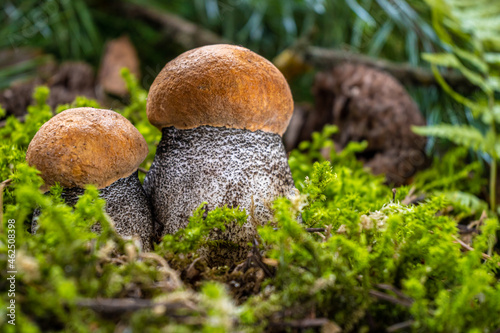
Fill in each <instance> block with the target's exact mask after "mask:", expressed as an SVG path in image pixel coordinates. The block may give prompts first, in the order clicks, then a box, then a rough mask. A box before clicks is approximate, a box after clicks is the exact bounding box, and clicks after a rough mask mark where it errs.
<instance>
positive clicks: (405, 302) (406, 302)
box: [368, 290, 413, 308]
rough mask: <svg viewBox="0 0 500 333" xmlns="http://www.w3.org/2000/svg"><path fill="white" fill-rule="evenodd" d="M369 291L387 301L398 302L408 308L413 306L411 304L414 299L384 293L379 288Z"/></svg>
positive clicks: (371, 294)
mask: <svg viewBox="0 0 500 333" xmlns="http://www.w3.org/2000/svg"><path fill="white" fill-rule="evenodd" d="M368 293H369V294H370V296H373V297H375V298H377V299H380V300H383V301H387V302H389V303H393V304H398V305H401V306H404V307H407V308H409V307H411V305H412V304H413V300H411V301H409V300H408V299H406V298H403V299H399V298H397V297H394V296H391V295H389V294H386V293H383V292H381V291H378V290H370V291H369V292H368Z"/></svg>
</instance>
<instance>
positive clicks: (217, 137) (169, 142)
mask: <svg viewBox="0 0 500 333" xmlns="http://www.w3.org/2000/svg"><path fill="white" fill-rule="evenodd" d="M162 132H163V137H162V140H161V142H160V144H159V145H158V149H157V151H156V156H155V160H154V162H153V165H152V166H151V168H150V170H149V172H148V174H147V176H146V179H145V182H144V187H145V190H146V194H147V195H148V196H149V198H150V200H151V203H152V207H153V215H154V217H155V219H156V222H157V224H158V225H159V226H160V227H161V226H162V227H163V230H157V232H158V233H159V234H160V235H165V234H169V233H174V232H176V231H177V230H179V229H180V228H184V227H185V226H186V225H187V223H188V219H189V216H190V215H191V213H192V212H193V210H194V209H196V208H197V207H198V206H199V205H200V204H201V203H202V202H207V203H208V209H210V210H212V209H214V208H215V207H222V206H224V205H228V207H238V206H239V207H240V209H245V210H246V212H247V214H249V215H250V216H249V218H248V221H247V223H246V224H245V225H244V226H243V227H237V226H235V225H232V226H228V229H227V231H226V232H224V233H222V232H214V233H213V234H212V235H211V239H213V240H223V241H230V242H233V243H236V244H239V245H242V244H243V245H244V244H246V243H247V242H251V240H252V238H253V237H254V235H255V228H254V227H253V224H254V223H257V224H264V223H266V222H267V221H269V220H271V219H272V210H271V207H270V204H271V203H272V201H273V200H274V199H276V198H277V197H280V196H290V195H293V194H294V184H293V179H292V175H291V173H290V167H289V166H288V161H287V158H286V154H285V149H284V147H283V143H282V140H281V137H280V136H279V135H277V134H272V133H266V132H262V131H256V132H251V131H248V130H241V129H233V128H224V127H210V126H201V127H198V128H195V129H188V130H179V129H176V128H174V127H167V128H164V129H163V131H162ZM245 251H246V250H242V252H241V253H237V254H235V253H231V254H230V255H231V256H233V255H234V256H235V257H238V256H239V257H241V256H242V255H243V256H245V255H246V252H245ZM232 252H234V251H232ZM236 252H238V251H236Z"/></svg>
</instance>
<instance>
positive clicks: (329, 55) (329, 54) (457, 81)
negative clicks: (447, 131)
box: [299, 46, 472, 87]
mask: <svg viewBox="0 0 500 333" xmlns="http://www.w3.org/2000/svg"><path fill="white" fill-rule="evenodd" d="M299 52H300V51H299ZM302 52H303V57H304V60H305V61H306V62H307V63H309V64H311V65H313V66H314V67H317V68H332V67H334V66H336V65H339V64H341V63H344V62H349V63H353V64H357V65H365V66H369V67H372V68H376V69H379V70H383V71H386V72H388V73H390V74H391V75H392V76H394V77H395V78H396V79H398V80H399V81H400V82H403V83H406V84H413V85H415V84H418V85H424V86H426V85H436V84H437V81H436V78H435V77H434V74H433V73H432V71H430V70H429V69H425V68H420V67H413V66H411V65H410V64H407V63H396V62H391V61H387V60H383V59H375V58H372V57H369V56H366V55H362V54H356V53H352V52H348V51H341V50H331V49H325V48H321V47H315V46H308V47H306V48H305V49H304V50H303V51H302ZM299 54H300V53H299ZM442 75H443V77H444V78H445V80H446V82H448V84H449V85H450V86H452V87H457V86H463V87H471V86H472V84H471V83H470V82H469V81H468V80H467V79H466V78H465V77H464V76H463V75H461V74H459V73H457V72H451V71H446V72H443V73H442Z"/></svg>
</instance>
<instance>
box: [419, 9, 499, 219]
mask: <svg viewBox="0 0 500 333" xmlns="http://www.w3.org/2000/svg"><path fill="white" fill-rule="evenodd" d="M426 2H427V3H428V5H429V6H430V7H431V10H432V22H433V25H434V30H435V31H436V33H437V34H438V36H439V38H440V39H441V41H442V42H443V43H444V44H446V45H447V49H448V51H447V52H446V53H439V54H430V53H426V54H424V55H423V58H424V59H425V60H427V61H428V62H430V63H431V66H432V71H433V72H434V75H435V76H436V78H437V80H438V82H439V84H440V85H441V87H442V88H443V90H444V91H446V92H447V93H448V94H449V95H450V96H451V97H453V98H454V99H455V100H456V101H458V102H459V103H461V104H463V105H465V106H466V107H467V108H469V109H470V110H471V111H472V115H473V116H474V117H475V118H478V119H480V120H481V121H482V122H483V123H484V124H485V125H486V126H485V130H480V129H478V128H476V127H473V126H470V125H447V124H439V125H434V126H429V127H415V128H414V131H415V132H416V133H418V134H422V135H430V136H436V137H439V138H445V139H448V140H450V141H452V142H454V143H455V144H457V145H460V146H464V147H467V148H470V149H473V150H474V151H480V152H483V153H486V154H488V162H489V164H490V176H489V184H490V186H489V204H490V209H491V210H492V211H493V212H495V213H497V209H496V206H497V203H496V201H497V200H496V184H497V162H498V160H499V159H500V141H499V140H500V139H499V137H498V134H497V125H498V124H500V117H499V110H500V103H498V102H497V101H496V100H495V92H499V91H500V72H499V69H498V63H499V61H498V59H499V57H500V43H499V39H498V32H499V27H498V24H491V25H489V24H484V22H488V21H490V20H494V19H495V16H494V15H495V14H494V13H496V12H497V11H498V9H499V5H498V3H497V2H495V1H492V2H491V1H484V2H481V3H480V4H478V3H477V2H474V1H456V0H427V1H426ZM438 66H444V67H451V68H454V69H456V70H458V71H459V72H460V73H462V75H464V76H465V77H466V78H467V79H468V80H469V81H470V82H471V83H473V84H474V85H475V86H477V88H478V90H479V91H478V92H477V93H476V94H475V95H474V97H473V99H471V98H468V97H465V96H463V95H461V94H460V93H459V92H457V91H455V90H453V89H452V88H451V87H450V86H449V85H448V84H447V83H446V81H445V80H444V79H443V77H442V75H441V74H440V72H439V70H438Z"/></svg>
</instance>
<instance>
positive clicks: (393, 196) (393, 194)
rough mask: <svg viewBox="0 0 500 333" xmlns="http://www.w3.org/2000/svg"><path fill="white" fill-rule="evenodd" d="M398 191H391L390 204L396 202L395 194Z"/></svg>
mask: <svg viewBox="0 0 500 333" xmlns="http://www.w3.org/2000/svg"><path fill="white" fill-rule="evenodd" d="M397 191H398V190H396V189H395V188H393V189H392V202H396V192H397Z"/></svg>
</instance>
